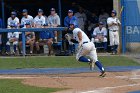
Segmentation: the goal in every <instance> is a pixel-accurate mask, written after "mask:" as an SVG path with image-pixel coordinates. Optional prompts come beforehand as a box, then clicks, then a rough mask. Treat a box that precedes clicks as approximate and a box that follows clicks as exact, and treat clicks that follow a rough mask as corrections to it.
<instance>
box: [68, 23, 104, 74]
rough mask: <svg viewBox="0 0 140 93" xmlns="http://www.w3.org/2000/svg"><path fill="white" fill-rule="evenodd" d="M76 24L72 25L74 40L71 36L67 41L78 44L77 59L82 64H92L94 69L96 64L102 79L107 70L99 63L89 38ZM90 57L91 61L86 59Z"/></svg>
mask: <svg viewBox="0 0 140 93" xmlns="http://www.w3.org/2000/svg"><path fill="white" fill-rule="evenodd" d="M75 26H76V22H71V23H70V29H72V32H73V39H71V38H70V37H69V36H66V38H67V39H69V40H71V41H72V42H78V43H79V46H78V49H79V50H78V53H77V54H76V59H77V60H78V61H80V62H86V63H90V66H91V67H92V68H93V67H94V63H95V65H96V66H97V67H98V68H99V69H100V71H101V74H100V76H101V77H104V76H105V75H106V74H105V69H104V67H103V66H102V64H101V63H100V62H99V61H98V58H97V53H96V48H95V46H94V44H93V43H92V42H90V39H89V38H88V36H87V35H86V34H85V33H84V31H82V30H81V29H80V28H76V27H75ZM87 55H89V57H90V59H88V58H86V57H85V56H87Z"/></svg>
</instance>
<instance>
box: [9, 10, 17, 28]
mask: <svg viewBox="0 0 140 93" xmlns="http://www.w3.org/2000/svg"><path fill="white" fill-rule="evenodd" d="M16 16H17V13H16V12H15V11H12V12H11V17H9V18H8V20H7V28H10V27H11V24H15V25H16V26H18V25H19V18H17V17H16Z"/></svg>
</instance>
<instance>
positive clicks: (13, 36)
mask: <svg viewBox="0 0 140 93" xmlns="http://www.w3.org/2000/svg"><path fill="white" fill-rule="evenodd" d="M7 38H8V39H11V38H19V32H8V34H7Z"/></svg>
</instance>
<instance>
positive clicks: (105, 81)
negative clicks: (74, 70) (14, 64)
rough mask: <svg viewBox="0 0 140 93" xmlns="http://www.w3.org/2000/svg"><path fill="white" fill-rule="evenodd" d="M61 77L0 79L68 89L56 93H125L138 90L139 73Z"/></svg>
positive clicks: (88, 74)
mask: <svg viewBox="0 0 140 93" xmlns="http://www.w3.org/2000/svg"><path fill="white" fill-rule="evenodd" d="M98 74H99V73H81V74H61V75H4V76H0V78H1V79H23V81H22V83H23V84H26V85H31V86H37V87H51V88H68V90H65V91H60V92H57V93H126V92H130V91H135V90H140V72H139V71H133V72H108V73H107V76H106V77H105V78H101V77H98Z"/></svg>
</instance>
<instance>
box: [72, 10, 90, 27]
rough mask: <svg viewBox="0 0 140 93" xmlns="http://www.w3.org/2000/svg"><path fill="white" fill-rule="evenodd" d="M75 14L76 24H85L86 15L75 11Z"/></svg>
mask: <svg viewBox="0 0 140 93" xmlns="http://www.w3.org/2000/svg"><path fill="white" fill-rule="evenodd" d="M75 16H76V17H77V20H78V25H79V26H81V25H85V22H86V20H87V17H86V15H85V13H79V12H77V13H75Z"/></svg>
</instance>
